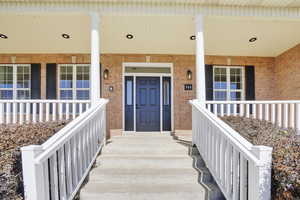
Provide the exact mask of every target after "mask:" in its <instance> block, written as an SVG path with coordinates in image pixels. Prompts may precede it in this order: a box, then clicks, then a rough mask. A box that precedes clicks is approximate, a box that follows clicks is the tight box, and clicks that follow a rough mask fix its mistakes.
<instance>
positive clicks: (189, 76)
mask: <svg viewBox="0 0 300 200" xmlns="http://www.w3.org/2000/svg"><path fill="white" fill-rule="evenodd" d="M192 77H193V72H192V71H191V70H187V72H186V78H187V80H192Z"/></svg>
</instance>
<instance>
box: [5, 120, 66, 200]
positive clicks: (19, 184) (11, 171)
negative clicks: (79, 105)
mask: <svg viewBox="0 0 300 200" xmlns="http://www.w3.org/2000/svg"><path fill="white" fill-rule="evenodd" d="M66 124H67V121H58V122H46V123H36V124H23V125H14V124H9V125H0V199H1V200H20V199H23V181H22V163H21V152H20V148H21V147H22V146H26V145H31V144H42V143H43V142H45V141H46V140H47V139H48V138H49V137H51V136H52V135H54V134H55V133H56V132H58V131H59V130H60V129H61V128H63V127H64V126H65V125H66Z"/></svg>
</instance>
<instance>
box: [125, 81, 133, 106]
mask: <svg viewBox="0 0 300 200" xmlns="http://www.w3.org/2000/svg"><path fill="white" fill-rule="evenodd" d="M132 104H133V80H130V79H129V78H128V79H127V80H126V105H128V106H131V105H132Z"/></svg>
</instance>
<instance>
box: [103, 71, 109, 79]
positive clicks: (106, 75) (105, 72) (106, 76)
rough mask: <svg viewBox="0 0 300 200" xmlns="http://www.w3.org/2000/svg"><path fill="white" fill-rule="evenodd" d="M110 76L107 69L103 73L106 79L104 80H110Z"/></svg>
mask: <svg viewBox="0 0 300 200" xmlns="http://www.w3.org/2000/svg"><path fill="white" fill-rule="evenodd" d="M108 74H109V71H108V69H105V70H104V72H103V78H104V80H107V79H108Z"/></svg>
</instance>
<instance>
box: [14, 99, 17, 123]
mask: <svg viewBox="0 0 300 200" xmlns="http://www.w3.org/2000/svg"><path fill="white" fill-rule="evenodd" d="M17 112H18V109H17V103H16V102H13V123H14V124H16V123H17Z"/></svg>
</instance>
